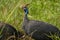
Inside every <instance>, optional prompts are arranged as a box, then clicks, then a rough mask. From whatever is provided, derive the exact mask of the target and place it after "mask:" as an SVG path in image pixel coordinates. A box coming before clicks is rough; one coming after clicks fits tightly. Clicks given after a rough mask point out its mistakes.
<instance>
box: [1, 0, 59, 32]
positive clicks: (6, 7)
mask: <svg viewBox="0 0 60 40" xmlns="http://www.w3.org/2000/svg"><path fill="white" fill-rule="evenodd" d="M24 3H30V5H29V6H28V8H29V15H28V17H29V19H32V20H41V21H44V22H48V23H50V24H52V25H55V26H57V27H58V28H59V29H60V0H0V21H3V22H6V23H9V24H11V25H13V26H14V27H15V28H16V29H17V30H21V31H22V30H23V29H22V26H21V25H22V20H23V16H24V14H23V11H22V9H21V8H20V6H21V5H22V4H24Z"/></svg>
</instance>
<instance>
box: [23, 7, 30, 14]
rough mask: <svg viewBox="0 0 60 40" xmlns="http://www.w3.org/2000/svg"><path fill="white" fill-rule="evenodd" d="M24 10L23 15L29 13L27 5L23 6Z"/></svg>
mask: <svg viewBox="0 0 60 40" xmlns="http://www.w3.org/2000/svg"><path fill="white" fill-rule="evenodd" d="M24 12H25V15H27V14H28V13H29V11H28V8H27V7H24Z"/></svg>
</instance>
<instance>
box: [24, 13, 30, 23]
mask: <svg viewBox="0 0 60 40" xmlns="http://www.w3.org/2000/svg"><path fill="white" fill-rule="evenodd" d="M27 15H28V14H25V15H24V22H27V21H29V20H28V17H27Z"/></svg>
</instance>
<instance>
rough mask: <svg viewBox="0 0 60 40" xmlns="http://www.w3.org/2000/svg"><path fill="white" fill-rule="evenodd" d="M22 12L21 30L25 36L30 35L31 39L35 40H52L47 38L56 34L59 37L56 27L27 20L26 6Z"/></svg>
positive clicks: (59, 32) (59, 31)
mask: <svg viewBox="0 0 60 40" xmlns="http://www.w3.org/2000/svg"><path fill="white" fill-rule="evenodd" d="M23 10H24V19H23V25H22V28H23V29H24V31H25V33H26V34H27V35H30V34H31V37H32V38H34V39H35V40H52V39H51V38H50V37H49V36H51V34H58V35H59V36H60V30H59V29H58V28H57V27H55V26H53V25H51V24H48V23H46V22H43V21H37V20H29V19H28V17H27V15H28V13H29V12H28V8H27V6H23Z"/></svg>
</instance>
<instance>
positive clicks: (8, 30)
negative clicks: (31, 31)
mask: <svg viewBox="0 0 60 40" xmlns="http://www.w3.org/2000/svg"><path fill="white" fill-rule="evenodd" d="M13 35H15V39H16V40H18V37H21V36H22V35H23V34H21V33H20V32H19V31H17V30H16V29H15V28H14V27H13V26H11V25H10V24H7V23H4V22H0V40H7V39H8V38H9V37H10V36H13ZM10 40H14V38H11V39H10Z"/></svg>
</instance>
